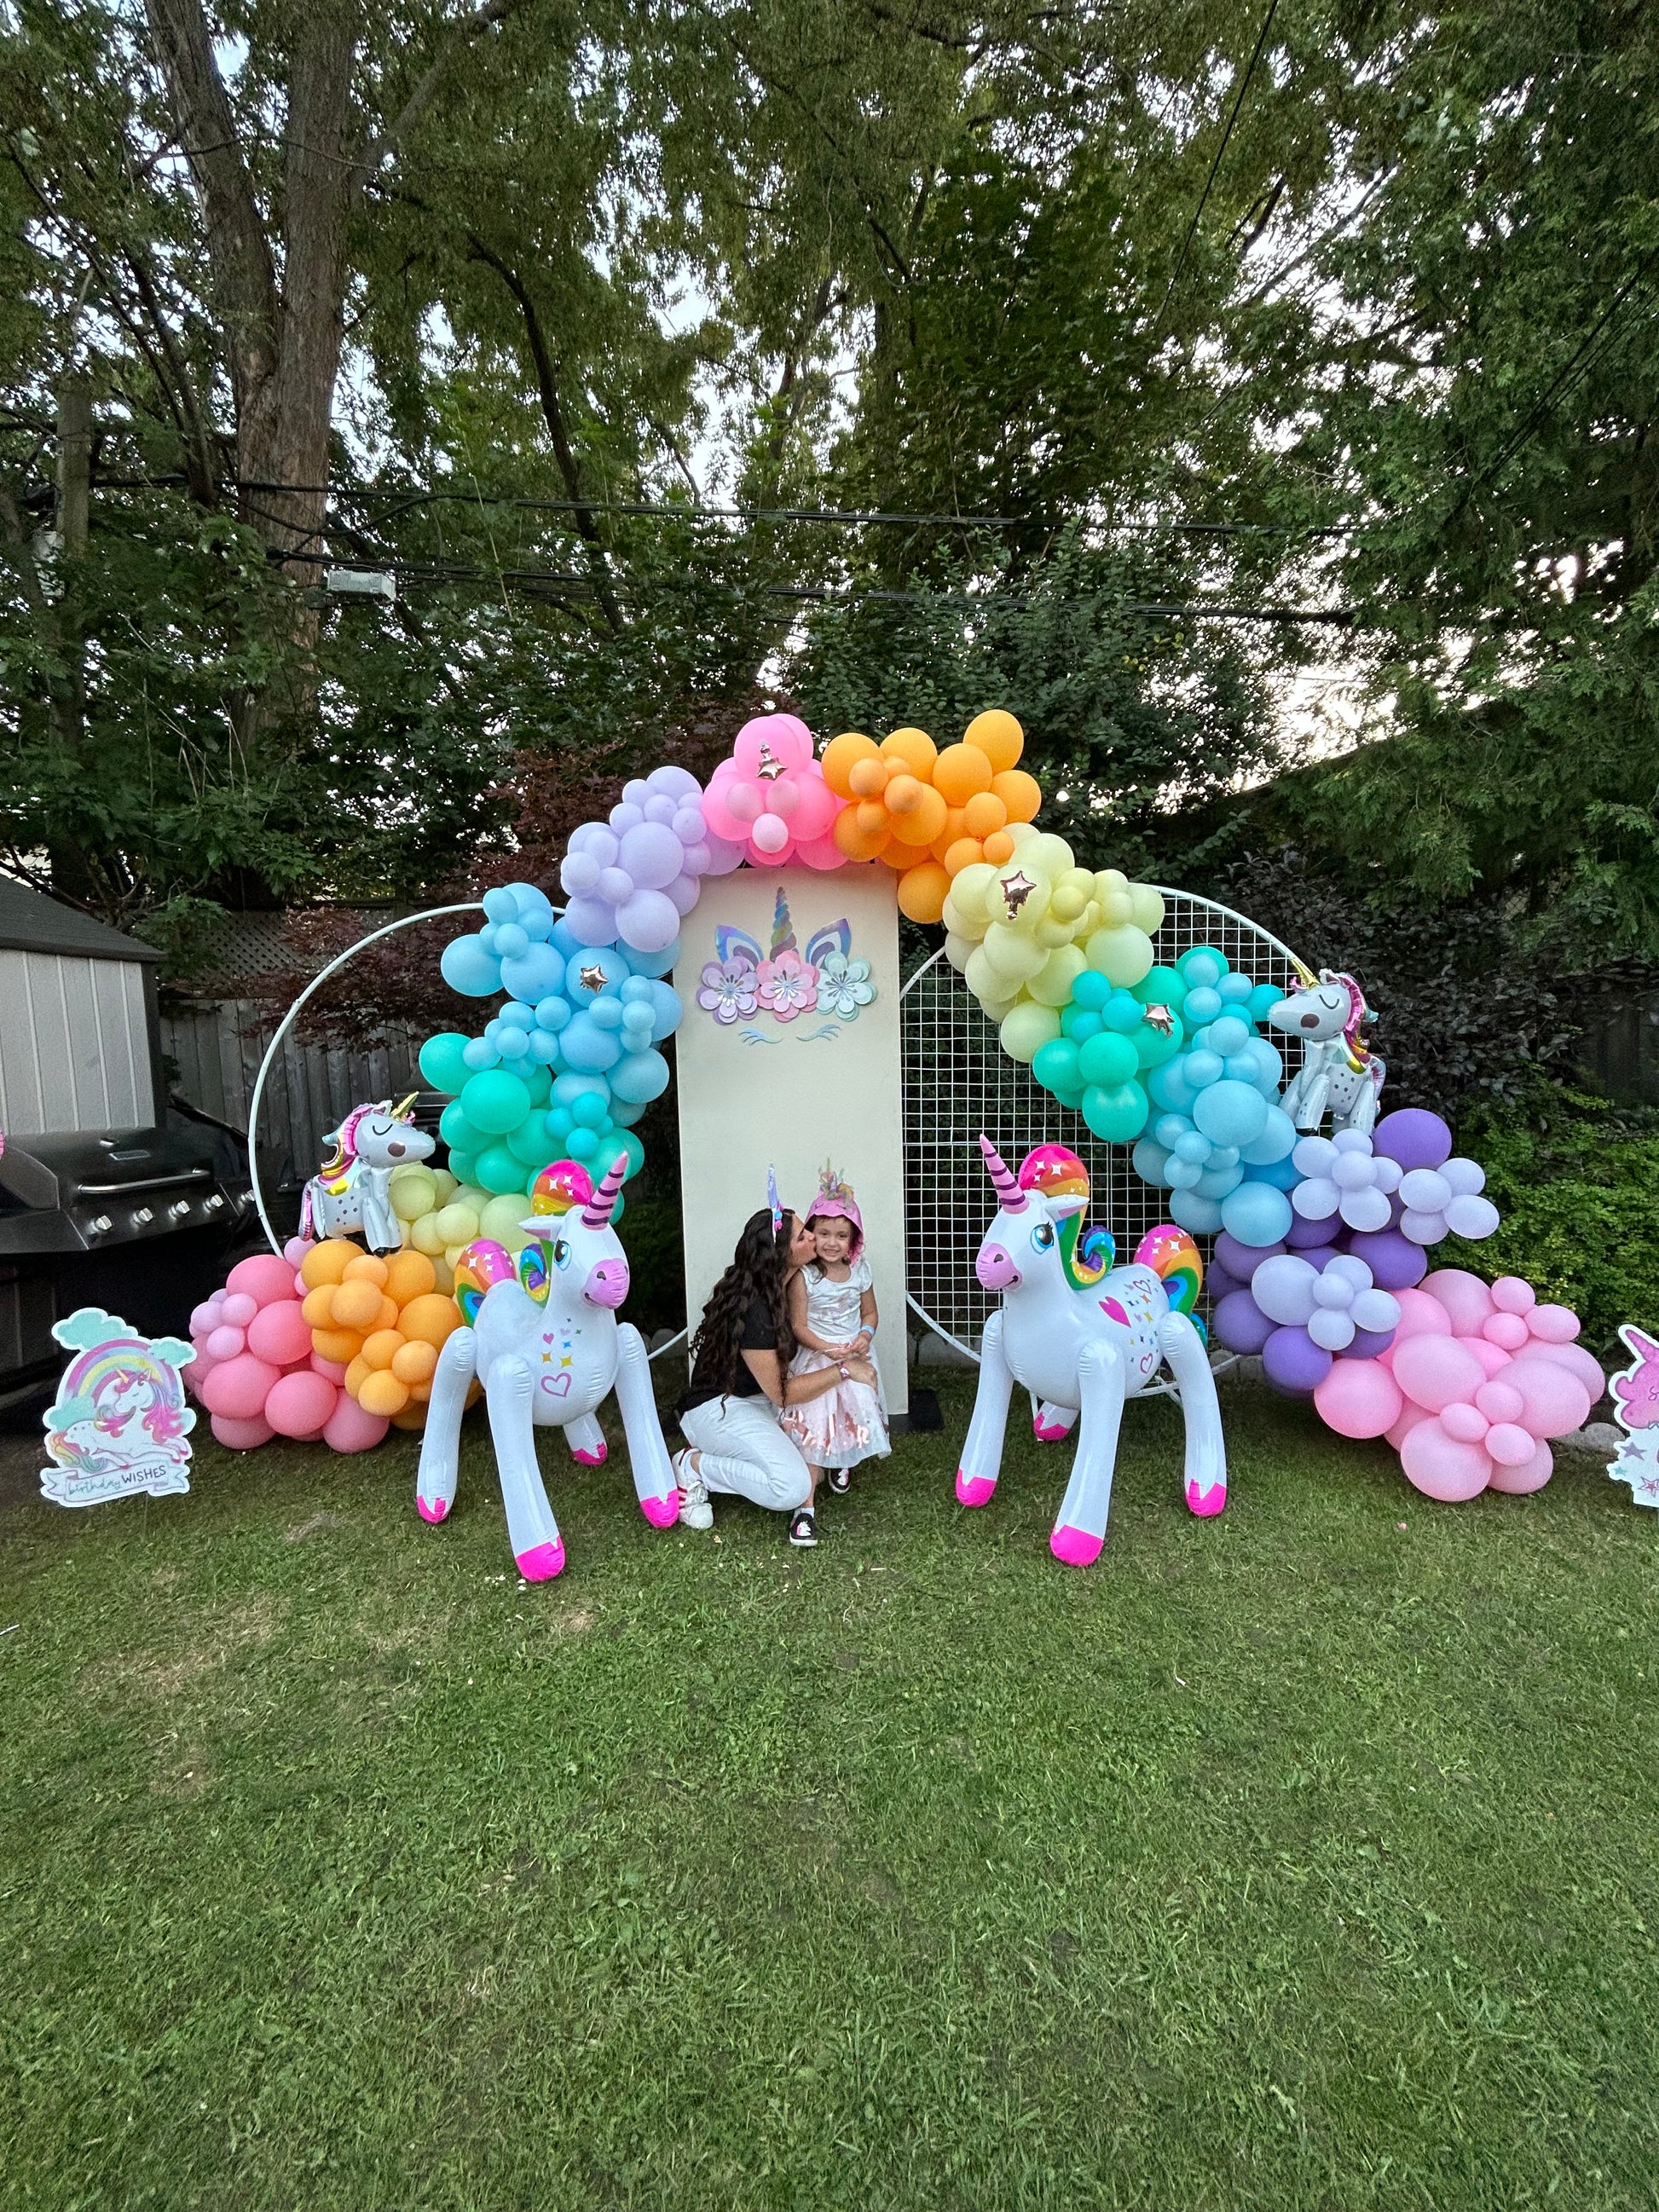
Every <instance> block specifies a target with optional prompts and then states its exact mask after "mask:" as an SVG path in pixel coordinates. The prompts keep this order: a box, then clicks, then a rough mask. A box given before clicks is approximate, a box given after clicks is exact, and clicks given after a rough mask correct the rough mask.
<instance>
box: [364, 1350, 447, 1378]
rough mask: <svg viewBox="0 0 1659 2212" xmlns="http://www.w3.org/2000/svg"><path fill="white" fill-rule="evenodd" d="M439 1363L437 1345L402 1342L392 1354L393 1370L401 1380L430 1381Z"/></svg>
mask: <svg viewBox="0 0 1659 2212" xmlns="http://www.w3.org/2000/svg"><path fill="white" fill-rule="evenodd" d="M364 1348H365V1350H367V1348H368V1347H367V1346H365V1347H364ZM437 1364H438V1354H437V1350H436V1347H435V1346H433V1345H430V1344H400V1345H399V1346H398V1349H397V1351H396V1352H394V1353H393V1354H392V1373H393V1374H394V1375H395V1376H397V1378H398V1381H399V1382H400V1383H429V1382H430V1381H431V1380H432V1370H433V1369H434V1368H435V1366H436V1365H437Z"/></svg>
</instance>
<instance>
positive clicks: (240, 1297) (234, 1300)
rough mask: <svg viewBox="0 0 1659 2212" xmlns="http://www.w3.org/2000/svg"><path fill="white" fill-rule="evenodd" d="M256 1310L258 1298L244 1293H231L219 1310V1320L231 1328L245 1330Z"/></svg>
mask: <svg viewBox="0 0 1659 2212" xmlns="http://www.w3.org/2000/svg"><path fill="white" fill-rule="evenodd" d="M258 1310H259V1301H258V1298H255V1297H249V1295H248V1293H247V1292H246V1291H231V1292H229V1294H228V1296H227V1297H226V1298H225V1301H224V1303H223V1304H222V1306H221V1307H220V1309H219V1318H220V1320H221V1321H225V1322H229V1323H230V1325H231V1327H232V1328H246V1327H247V1325H248V1323H249V1322H251V1321H252V1318H253V1316H254V1315H255V1314H257V1313H258Z"/></svg>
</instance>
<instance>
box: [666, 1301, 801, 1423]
mask: <svg viewBox="0 0 1659 2212" xmlns="http://www.w3.org/2000/svg"><path fill="white" fill-rule="evenodd" d="M777 1348H778V1332H777V1328H776V1327H775V1324H774V1322H773V1320H772V1315H771V1311H770V1310H769V1307H768V1305H767V1303H766V1301H765V1299H764V1298H750V1301H749V1310H748V1312H747V1313H746V1314H745V1315H744V1317H743V1334H742V1335H741V1336H740V1337H739V1338H738V1371H737V1375H736V1376H735V1378H734V1379H733V1382H732V1388H731V1389H729V1390H722V1389H720V1388H719V1386H718V1385H717V1384H715V1383H692V1385H691V1387H690V1389H689V1390H688V1391H687V1392H686V1393H685V1395H684V1397H683V1398H682V1399H681V1400H680V1401H679V1404H678V1407H676V1408H675V1410H676V1412H678V1413H690V1411H691V1408H692V1407H694V1406H706V1405H707V1404H708V1401H709V1400H710V1399H711V1398H763V1397H764V1396H765V1395H766V1393H765V1391H764V1390H763V1389H761V1386H760V1384H759V1383H757V1382H756V1380H755V1377H754V1375H753V1374H752V1372H751V1371H750V1365H749V1362H748V1361H747V1360H746V1359H745V1358H744V1356H743V1355H744V1352H775V1351H776V1350H777Z"/></svg>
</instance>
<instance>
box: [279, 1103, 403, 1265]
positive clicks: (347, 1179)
mask: <svg viewBox="0 0 1659 2212" xmlns="http://www.w3.org/2000/svg"><path fill="white" fill-rule="evenodd" d="M414 1115H415V1093H414V1092H413V1091H410V1094H409V1096H408V1097H407V1098H405V1099H403V1100H402V1101H401V1102H400V1103H398V1105H396V1106H394V1105H393V1104H392V1101H391V1100H390V1099H389V1098H382V1099H380V1101H379V1102H378V1103H376V1104H375V1105H373V1106H354V1107H353V1108H352V1109H351V1111H350V1113H349V1114H348V1115H346V1117H345V1119H344V1121H342V1122H341V1124H340V1126H339V1127H338V1128H337V1129H331V1130H330V1131H329V1133H328V1141H329V1143H330V1144H331V1145H332V1146H333V1147H334V1149H333V1151H332V1152H331V1153H330V1155H329V1157H328V1158H327V1159H325V1161H324V1162H323V1164H322V1166H321V1167H320V1168H319V1170H317V1172H316V1174H315V1175H314V1176H313V1177H312V1178H311V1181H310V1182H308V1183H307V1185H306V1187H305V1190H304V1192H303V1194H301V1200H300V1234H301V1237H315V1238H317V1239H318V1240H319V1242H320V1241H321V1240H322V1238H324V1237H354V1236H356V1235H358V1234H361V1235H362V1238H363V1241H364V1243H366V1244H367V1245H368V1249H369V1250H370V1251H371V1252H395V1251H397V1250H398V1247H399V1246H400V1245H401V1244H402V1243H403V1225H402V1224H401V1223H400V1222H399V1220H398V1217H397V1215H396V1214H395V1213H394V1212H392V1170H393V1169H394V1168H405V1167H408V1166H410V1164H412V1163H413V1162H415V1161H416V1160H425V1159H430V1158H431V1157H432V1152H433V1149H434V1140H433V1139H431V1138H430V1137H428V1134H427V1133H426V1131H425V1130H424V1129H417V1128H416V1127H415V1119H414Z"/></svg>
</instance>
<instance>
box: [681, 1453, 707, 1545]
mask: <svg viewBox="0 0 1659 2212" xmlns="http://www.w3.org/2000/svg"><path fill="white" fill-rule="evenodd" d="M671 1465H672V1467H673V1469H674V1480H675V1481H676V1482H677V1483H678V1485H679V1488H680V1510H679V1522H680V1526H681V1528H698V1529H702V1528H713V1527H714V1507H713V1506H712V1505H711V1504H709V1503H708V1486H707V1484H706V1483H705V1482H704V1481H703V1479H702V1476H701V1475H700V1474H695V1473H693V1471H692V1467H691V1455H690V1452H689V1451H681V1452H676V1453H675V1454H674V1456H673V1459H672V1461H671Z"/></svg>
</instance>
